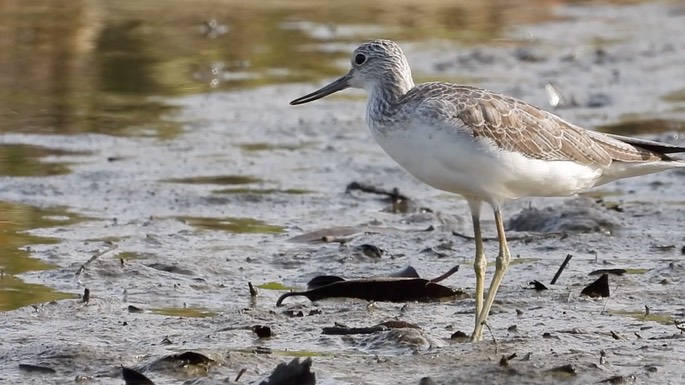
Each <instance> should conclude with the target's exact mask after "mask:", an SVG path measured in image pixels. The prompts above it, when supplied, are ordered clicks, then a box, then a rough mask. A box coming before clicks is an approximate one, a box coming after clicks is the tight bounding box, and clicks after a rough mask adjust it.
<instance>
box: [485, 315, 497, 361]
mask: <svg viewBox="0 0 685 385" xmlns="http://www.w3.org/2000/svg"><path fill="white" fill-rule="evenodd" d="M483 325H485V327H486V328H488V331H489V332H490V336H491V337H492V342H494V343H495V354H499V345H498V344H497V339H496V338H495V333H493V332H492V329H490V325H488V323H487V322H483Z"/></svg>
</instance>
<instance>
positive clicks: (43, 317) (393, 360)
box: [0, 2, 685, 385]
mask: <svg viewBox="0 0 685 385" xmlns="http://www.w3.org/2000/svg"><path fill="white" fill-rule="evenodd" d="M681 9H682V6H681V5H679V4H677V3H669V2H655V3H644V4H642V3H638V4H630V5H616V4H613V5H606V4H601V3H600V4H582V5H571V6H559V7H555V8H554V15H553V16H554V17H553V18H552V19H545V21H544V22H542V23H530V21H529V23H519V24H518V25H516V26H514V27H511V28H510V29H508V30H506V31H498V32H497V34H498V36H500V38H501V40H492V41H488V42H487V44H486V43H482V42H481V40H477V41H470V44H468V45H464V44H456V43H454V42H450V41H449V40H447V39H442V40H438V39H434V40H424V41H420V42H417V41H414V42H412V41H400V43H401V45H402V46H403V48H405V51H406V54H407V56H408V59H409V62H410V63H411V64H412V66H413V68H414V71H415V75H416V77H417V79H445V80H452V79H462V80H464V79H468V80H467V81H468V82H469V83H471V84H475V85H479V86H483V87H487V88H490V89H495V90H498V91H502V92H505V93H508V94H512V95H514V96H517V97H521V98H524V99H526V100H528V101H530V102H532V103H535V104H538V105H541V106H549V108H550V109H553V107H552V106H551V105H553V104H556V105H557V106H560V105H559V103H558V100H557V99H556V98H551V99H552V100H551V99H550V94H549V93H548V91H546V90H545V85H546V84H548V83H549V82H554V84H555V86H556V88H557V89H558V92H561V93H563V94H564V95H565V98H566V99H567V100H571V99H574V100H576V103H568V104H567V105H564V106H563V108H562V107H559V108H557V109H556V110H555V112H557V113H558V114H560V115H561V116H563V117H564V118H567V119H569V120H570V121H573V122H575V123H577V124H579V125H583V126H587V127H600V126H603V127H607V128H606V129H607V130H612V131H613V130H619V131H617V132H620V133H622V134H625V133H628V132H630V134H633V133H634V134H640V135H641V136H643V137H645V138H648V139H657V140H662V141H667V142H671V143H675V144H680V145H682V144H683V143H685V142H684V141H683V140H684V139H683V137H682V132H681V127H682V125H677V124H675V125H672V124H671V125H668V124H670V123H669V122H682V121H685V105H684V104H683V98H680V97H679V95H680V93H682V90H683V84H682V82H681V81H680V80H678V79H682V76H681V75H680V74H681V73H682V69H683V68H685V42H684V41H683V39H682V33H681V31H682V26H683V24H684V23H685V12H682V10H681ZM679 10H680V11H679ZM220 25H222V24H221V23H219V25H218V26H217V25H214V26H212V25H209V26H208V27H207V28H210V29H209V30H207V31H206V33H207V34H210V35H212V36H214V37H213V38H216V39H220V38H221V37H220V36H222V35H224V34H229V33H230V30H229V32H226V31H224V32H226V33H224V32H222V31H223V30H222V29H221V28H220ZM298 28H299V31H304V32H301V33H308V34H310V35H315V34H317V33H324V32H325V31H326V29H325V28H323V29H322V27H321V26H320V25H315V26H313V27H310V28H307V27H306V26H302V25H299V24H298ZM372 32H373V36H368V37H378V33H379V32H378V31H375V30H374V31H372ZM215 35H216V36H215ZM359 39H360V40H365V39H363V38H359V37H358V36H357V34H355V39H354V40H355V42H354V43H352V42H348V41H346V40H345V39H342V42H341V43H339V44H335V43H332V42H330V41H328V40H326V41H317V40H316V39H313V40H312V42H311V44H313V47H310V49H316V50H321V51H325V52H332V51H334V52H335V54H331V57H329V59H330V60H331V62H330V63H327V64H326V66H330V67H331V68H328V67H327V68H326V71H324V72H325V73H326V74H329V73H330V76H331V77H333V76H335V75H334V72H335V71H333V69H334V68H335V65H336V64H340V63H338V62H337V61H336V60H337V59H339V58H341V57H346V53H347V51H349V50H350V49H351V48H353V47H354V46H355V45H356V43H358V41H357V40H359ZM349 40H352V39H349ZM341 65H342V66H346V64H345V62H343V63H342V64H341ZM344 71H346V68H343V67H341V68H340V71H339V72H340V74H342V73H344ZM210 72H211V71H210ZM303 80H304V79H303ZM321 81H322V82H323V81H325V80H324V79H321ZM315 86H316V85H314V84H287V85H269V86H264V87H255V88H250V89H240V90H234V91H229V92H214V93H206V94H199V95H188V96H183V97H177V98H173V99H169V100H165V105H167V104H168V105H170V106H172V107H173V108H172V110H173V111H174V114H173V116H165V117H164V118H163V119H162V120H163V122H162V123H160V124H161V126H160V127H161V128H160V127H156V126H155V125H154V123H150V120H149V116H147V115H146V119H145V120H144V121H143V122H141V123H142V124H143V125H144V126H145V129H144V130H147V131H144V132H148V134H142V135H125V132H126V130H124V131H123V132H124V134H122V132H121V131H119V130H116V132H114V134H111V135H110V134H103V133H99V132H97V131H89V130H86V131H83V132H81V133H72V134H71V135H62V134H60V133H56V132H54V131H53V130H46V131H40V130H37V131H28V132H6V133H3V134H2V135H0V145H3V146H15V147H13V148H17V149H19V150H16V151H19V153H20V155H19V156H21V157H24V158H25V159H28V158H27V157H26V156H24V155H23V154H24V152H21V151H24V150H25V149H26V148H29V146H30V149H35V148H39V149H41V150H40V151H41V152H38V153H35V154H36V156H34V157H33V158H32V159H31V160H30V161H27V162H28V163H26V164H29V166H27V169H26V170H28V171H21V172H14V171H12V170H5V172H4V173H3V176H2V184H1V185H0V200H1V201H2V202H6V203H2V205H6V206H3V207H0V212H1V213H2V215H3V216H5V218H3V219H4V220H3V221H1V223H0V226H2V227H0V230H2V231H0V237H2V240H3V241H4V242H3V246H2V251H3V253H4V252H8V253H9V252H10V251H11V252H12V253H15V254H12V257H11V258H8V257H5V256H6V255H9V254H3V255H0V264H1V265H2V269H3V270H2V275H1V276H0V282H2V286H1V287H0V293H1V294H0V295H1V296H0V299H2V301H0V306H1V307H2V308H1V309H0V310H2V314H1V316H0V330H2V342H1V343H0V383H34V384H51V383H71V382H74V381H76V382H78V383H97V384H122V383H124V382H125V379H124V377H122V372H125V373H124V374H126V375H129V376H131V377H130V378H132V379H133V380H132V381H135V380H136V379H137V380H138V381H143V382H144V381H145V380H143V379H142V377H135V376H136V374H133V373H132V372H128V371H126V370H133V371H135V372H136V373H138V374H140V375H142V376H145V377H146V378H147V379H149V381H151V382H154V383H155V384H181V383H192V384H214V383H219V382H222V383H245V384H252V383H255V384H256V383H268V384H272V383H277V381H279V379H283V378H285V379H286V380H287V379H288V378H290V376H291V375H293V374H297V375H301V376H302V378H303V380H301V381H303V382H302V383H313V377H312V375H311V373H315V374H316V377H315V378H316V383H319V384H419V383H421V384H432V383H435V384H440V385H443V384H445V385H447V384H512V383H516V384H549V383H563V384H588V383H663V384H680V383H682V382H683V381H685V374H684V372H683V369H682V368H683V365H684V364H685V334H683V326H682V324H680V323H679V322H680V321H683V320H685V302H683V300H682V295H683V280H684V279H685V260H684V258H685V257H683V253H682V249H683V246H685V236H684V233H683V225H682V220H683V217H684V216H685V195H683V188H682V186H683V185H684V184H685V179H684V178H685V174H683V173H678V172H668V173H662V174H657V175H650V176H645V177H640V178H636V179H630V180H623V181H618V182H615V183H613V184H609V185H606V186H602V187H600V188H599V189H597V191H594V192H593V193H592V194H587V195H586V196H584V197H580V198H579V197H573V198H545V199H537V198H534V199H523V200H520V201H516V202H511V203H510V204H508V205H506V206H505V208H504V215H505V218H506V219H508V222H507V226H508V228H509V232H508V234H509V236H510V239H511V242H510V248H511V251H512V254H513V260H512V264H511V266H510V270H509V273H508V274H507V276H506V277H505V279H504V282H503V285H502V288H501V289H500V292H499V293H498V297H497V301H496V302H495V305H494V306H493V310H492V315H491V316H490V318H489V325H488V328H487V330H486V340H485V341H484V342H483V343H479V344H472V343H468V342H464V340H465V338H463V337H460V336H464V335H468V334H469V333H470V332H471V330H472V329H473V323H474V316H473V309H474V306H475V304H474V301H473V299H472V298H470V297H468V296H467V298H461V299H459V300H449V301H431V302H417V301H407V302H400V303H395V302H382V301H364V300H359V299H354V298H328V299H323V300H318V301H314V302H312V301H310V300H309V299H307V298H297V297H293V298H288V300H287V301H284V302H283V304H282V305H283V306H280V307H277V306H276V303H277V300H278V298H279V297H281V296H282V295H284V294H286V293H287V292H289V291H293V290H294V291H304V290H306V286H307V282H309V281H311V280H312V279H313V278H315V277H317V276H334V275H335V276H342V277H345V278H346V279H347V278H359V277H379V276H388V275H391V274H392V273H393V272H396V271H400V270H402V269H404V268H406V267H407V266H414V267H416V269H417V270H418V271H420V272H421V276H424V277H438V276H440V275H441V274H442V273H444V272H445V271H446V270H447V269H448V268H449V267H452V266H455V265H460V266H461V269H460V270H459V271H458V272H457V273H455V274H454V275H452V276H450V277H449V278H446V279H444V280H442V281H440V285H444V286H445V287H446V288H448V289H449V290H454V291H463V292H465V293H467V294H470V293H473V291H474V283H475V273H474V272H473V270H472V269H471V268H470V266H471V265H472V263H473V256H474V253H475V250H474V245H473V241H472V240H471V239H469V237H468V236H469V235H470V234H471V222H470V214H469V210H468V207H467V204H466V202H465V201H463V200H462V199H461V198H459V197H456V196H452V195H450V194H447V193H444V192H440V191H437V190H434V189H431V188H429V187H427V186H425V185H422V184H420V183H419V182H417V181H416V180H414V179H412V178H411V177H410V176H409V175H407V174H406V173H405V172H404V171H403V170H401V169H400V168H399V167H398V166H397V165H396V164H395V163H393V161H392V160H391V159H389V158H388V157H387V155H385V154H384V153H383V152H382V151H381V150H380V149H379V148H378V147H377V146H376V145H375V144H374V143H373V141H372V140H371V138H370V135H369V133H368V132H367V130H366V128H365V123H364V121H363V114H364V106H363V98H362V97H361V95H362V94H361V93H358V94H355V93H354V92H351V95H353V96H351V97H339V98H331V100H326V101H321V102H319V103H317V104H312V105H310V106H306V107H299V108H295V107H291V106H289V105H288V101H290V100H292V99H293V98H295V97H297V96H299V95H302V94H304V93H306V92H307V91H311V90H312V89H314V87H315ZM597 95H599V96H597ZM357 96H359V97H357ZM593 98H595V99H593ZM597 98H599V99H597ZM600 99H601V101H602V102H601V103H596V102H590V101H591V100H600ZM165 111H166V109H165ZM156 114H159V111H158V112H157V113H156ZM170 121H171V123H170ZM153 122H154V120H153ZM626 122H637V123H634V124H628V123H626ZM643 122H651V123H649V124H644V123H643ZM15 123H17V121H15ZM662 123H664V124H666V125H668V127H667V128H664V127H662ZM17 124H18V123H17ZM169 126H172V127H174V130H173V134H169V135H161V134H159V133H160V132H166V131H164V130H165V129H164V127H167V128H168V127H169ZM612 127H613V128H612ZM624 127H626V128H625V129H624ZM633 127H639V130H637V131H631V130H632V128H633ZM626 130H627V131H626ZM42 149H50V151H47V152H45V151H43V150H42ZM13 151H14V150H13ZM36 159H37V160H36ZM41 164H50V165H51V166H50V167H48V168H45V169H43V170H42V171H40V172H39V171H35V169H36V167H40V165H41ZM36 165H37V166H36ZM54 165H56V166H54ZM31 170H34V171H31ZM352 182H358V184H357V185H358V186H366V187H367V188H365V189H363V191H362V190H359V189H349V188H348V187H349V185H350V183H352ZM368 186H373V188H368ZM364 191H367V192H364ZM368 191H372V192H381V193H383V194H382V195H378V194H376V193H369V192H368ZM400 192H401V193H400ZM397 200H400V201H405V202H411V204H410V205H408V206H401V207H399V208H398V207H397V206H396V205H395V204H396V203H397ZM485 214H487V212H485ZM10 225H11V226H10ZM483 226H484V231H485V236H486V239H488V240H490V241H487V242H486V244H485V247H486V254H487V255H488V262H489V265H488V273H490V274H491V273H492V271H494V257H495V255H496V253H497V244H496V242H493V241H492V240H493V239H495V238H494V236H495V231H494V221H493V219H492V216H491V215H485V216H484V219H483ZM455 234H462V235H465V236H458V235H455ZM569 254H571V255H572V256H573V258H571V259H570V260H569V261H567V264H566V265H565V267H564V268H563V271H562V272H561V273H560V274H558V275H557V277H556V278H555V275H556V274H555V273H556V272H557V271H559V270H560V266H561V265H562V263H563V262H564V260H565V258H566V256H567V255H569ZM20 258H22V260H23V261H26V260H28V261H29V262H26V263H25V264H22V265H21V266H22V267H21V268H16V269H15V268H13V267H12V266H13V265H12V262H13V261H17V260H19V259H20ZM619 272H621V274H619ZM343 273H344V274H343ZM603 274H606V275H603ZM598 278H599V279H600V280H603V281H606V283H607V284H608V289H609V290H608V291H606V293H608V294H610V295H609V296H605V295H603V294H604V293H605V292H604V291H602V292H600V293H599V294H600V295H598V296H597V297H596V298H593V297H592V296H588V295H583V292H584V291H585V290H584V289H585V288H586V287H587V286H588V285H590V284H592V283H593V281H595V280H597V279H598ZM553 279H554V280H555V283H554V284H552V283H551V281H552V280H553ZM533 281H538V282H539V283H541V284H544V286H546V287H547V290H534V288H533V287H531V285H529V283H530V282H533ZM248 283H251V284H248ZM600 283H601V282H600ZM85 289H88V292H87V293H88V294H87V295H86V290H85ZM602 289H606V286H604V287H602ZM40 290H45V291H48V292H49V295H47V294H45V295H44V293H42V292H41V291H40ZM86 296H87V297H88V298H85V297H86ZM8 299H13V300H14V302H10V301H8ZM314 299H316V298H314ZM389 323H390V324H389ZM378 325H384V326H382V327H378ZM387 325H392V326H387ZM257 326H259V328H257ZM331 328H335V329H331ZM267 330H268V333H267ZM350 330H351V331H360V330H367V331H369V330H370V331H371V332H369V333H349V331H350ZM326 331H329V333H326ZM331 331H336V333H334V332H331ZM345 331H347V332H348V333H345ZM200 357H203V358H200ZM295 358H299V360H295ZM191 359H192V360H191ZM197 359H199V361H198V360H197ZM310 359H311V361H310ZM191 361H192V362H191ZM196 361H197V362H196ZM279 364H281V366H280V368H281V369H280V371H279V369H277V368H278V367H279V366H278V365H279ZM122 368H125V369H122ZM277 373H280V374H277Z"/></svg>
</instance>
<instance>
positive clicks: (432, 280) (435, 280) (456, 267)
mask: <svg viewBox="0 0 685 385" xmlns="http://www.w3.org/2000/svg"><path fill="white" fill-rule="evenodd" d="M457 271H459V265H457V266H454V267H453V268H451V269H450V271H448V272H447V273H445V274H443V275H441V276H439V277H435V278H433V279H431V280H430V281H429V282H431V283H436V282H440V281H442V280H444V279H446V278H448V277H449V276H450V275H452V274H454V273H456V272H457Z"/></svg>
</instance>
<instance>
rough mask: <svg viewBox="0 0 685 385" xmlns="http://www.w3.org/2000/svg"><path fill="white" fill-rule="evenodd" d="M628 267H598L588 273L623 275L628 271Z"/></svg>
mask: <svg viewBox="0 0 685 385" xmlns="http://www.w3.org/2000/svg"><path fill="white" fill-rule="evenodd" d="M626 271H627V270H626V269H598V270H595V271H592V272H590V274H588V275H600V274H612V275H619V276H620V275H623V274H625V273H626Z"/></svg>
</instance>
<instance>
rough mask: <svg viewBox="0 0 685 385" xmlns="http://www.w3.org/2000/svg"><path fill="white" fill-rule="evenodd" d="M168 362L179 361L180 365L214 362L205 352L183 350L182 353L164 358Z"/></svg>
mask: <svg viewBox="0 0 685 385" xmlns="http://www.w3.org/2000/svg"><path fill="white" fill-rule="evenodd" d="M162 361H166V362H177V363H178V364H179V365H181V366H184V365H208V364H211V363H212V362H214V360H212V359H211V358H209V357H207V356H205V355H204V354H200V353H195V352H183V353H181V354H173V355H170V356H166V357H164V358H163V359H162Z"/></svg>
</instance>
